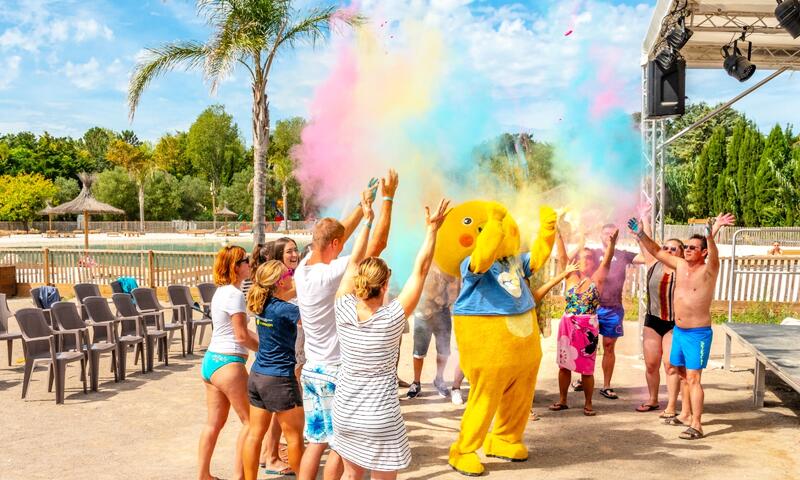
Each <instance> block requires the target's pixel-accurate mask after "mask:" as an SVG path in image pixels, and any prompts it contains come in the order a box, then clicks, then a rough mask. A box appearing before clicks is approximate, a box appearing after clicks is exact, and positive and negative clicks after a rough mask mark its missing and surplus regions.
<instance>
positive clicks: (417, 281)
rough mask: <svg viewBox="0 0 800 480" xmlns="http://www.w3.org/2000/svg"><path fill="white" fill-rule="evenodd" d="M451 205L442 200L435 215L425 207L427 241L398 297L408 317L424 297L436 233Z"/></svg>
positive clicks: (423, 243)
mask: <svg viewBox="0 0 800 480" xmlns="http://www.w3.org/2000/svg"><path fill="white" fill-rule="evenodd" d="M449 205H450V202H449V201H448V200H445V199H442V200H440V201H439V207H438V208H437V209H436V212H435V213H434V214H433V215H431V212H430V209H429V208H428V207H425V224H426V225H427V229H426V232H425V240H424V241H423V242H422V246H421V247H420V249H419V253H417V259H416V260H415V261H414V269H413V270H412V271H411V275H410V276H409V277H408V280H406V284H405V285H403V290H401V291H400V295H398V296H397V300H398V301H399V302H400V305H401V306H402V307H403V311H404V312H405V314H406V317H408V316H410V315H411V314H412V313H414V309H415V308H417V303H418V302H419V297H420V295H422V287H423V286H425V277H427V276H428V270H430V268H431V262H432V261H433V250H434V248H435V247H436V232H438V231H439V227H441V226H442V222H443V221H444V217H445V212H447V207H448V206H449Z"/></svg>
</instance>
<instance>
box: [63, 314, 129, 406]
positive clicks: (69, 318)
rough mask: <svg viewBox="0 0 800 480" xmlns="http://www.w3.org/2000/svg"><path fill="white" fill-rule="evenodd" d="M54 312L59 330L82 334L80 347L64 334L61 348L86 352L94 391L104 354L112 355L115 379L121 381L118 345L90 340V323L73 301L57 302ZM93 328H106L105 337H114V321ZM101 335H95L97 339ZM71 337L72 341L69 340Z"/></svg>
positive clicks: (96, 324) (90, 381)
mask: <svg viewBox="0 0 800 480" xmlns="http://www.w3.org/2000/svg"><path fill="white" fill-rule="evenodd" d="M51 311H52V313H53V320H54V321H55V322H56V325H58V329H59V332H63V333H65V334H66V333H72V332H78V333H79V334H80V337H81V338H80V340H81V345H80V348H76V347H74V339H71V337H68V336H64V342H63V343H62V345H61V350H62V351H66V350H78V351H82V352H86V353H87V354H88V356H89V385H90V388H91V389H92V391H93V392H96V391H97V386H98V384H99V383H100V356H101V355H103V354H110V355H111V371H112V372H113V373H114V381H115V382H118V381H119V376H118V374H117V345H116V343H114V342H113V341H112V342H109V341H95V342H92V341H90V338H89V325H87V324H86V322H85V321H84V320H83V319H82V318H81V316H80V314H79V313H78V307H77V305H75V304H74V303H72V302H56V303H54V304H53V308H52V309H51ZM93 328H105V329H106V332H104V333H105V334H104V335H103V337H104V338H109V336H110V338H112V339H113V338H114V333H113V331H111V330H113V328H114V325H113V323H108V324H106V325H100V324H99V323H94V324H93ZM97 337H99V336H98V335H95V339H96V340H97V339H98V338H97ZM67 339H71V340H72V341H71V342H67Z"/></svg>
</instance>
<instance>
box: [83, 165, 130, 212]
mask: <svg viewBox="0 0 800 480" xmlns="http://www.w3.org/2000/svg"><path fill="white" fill-rule="evenodd" d="M92 192H93V193H94V196H95V197H96V198H97V199H98V200H100V201H101V202H105V203H107V204H109V205H113V206H115V207H117V208H121V209H122V210H125V213H126V214H127V215H128V220H131V219H134V218H139V197H138V190H137V188H136V183H134V181H133V180H131V178H130V177H129V176H128V172H126V171H125V169H123V168H122V167H114V168H113V169H110V170H105V171H103V172H101V173H100V174H98V175H97V181H96V182H95V184H94V186H93V187H92ZM113 219H114V220H120V219H119V218H113Z"/></svg>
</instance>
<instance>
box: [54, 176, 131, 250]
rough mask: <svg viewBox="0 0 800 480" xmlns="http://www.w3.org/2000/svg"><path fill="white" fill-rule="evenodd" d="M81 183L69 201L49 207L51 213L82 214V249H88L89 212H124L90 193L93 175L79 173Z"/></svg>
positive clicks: (121, 213) (119, 213)
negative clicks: (77, 192)
mask: <svg viewBox="0 0 800 480" xmlns="http://www.w3.org/2000/svg"><path fill="white" fill-rule="evenodd" d="M78 177H79V178H80V179H81V183H83V188H82V189H81V192H80V193H79V194H78V196H77V197H75V198H74V199H72V200H70V201H69V202H66V203H62V204H61V205H58V206H57V207H53V208H51V209H50V214H51V215H64V214H70V213H79V214H83V249H84V250H89V215H91V214H93V213H94V214H112V215H124V214H125V212H124V211H123V210H120V209H119V208H116V207H112V206H111V205H109V204H107V203H103V202H101V201H99V200H97V199H96V198H94V196H93V195H92V183H94V180H95V176H94V175H90V174H88V173H81V174H79V175H78Z"/></svg>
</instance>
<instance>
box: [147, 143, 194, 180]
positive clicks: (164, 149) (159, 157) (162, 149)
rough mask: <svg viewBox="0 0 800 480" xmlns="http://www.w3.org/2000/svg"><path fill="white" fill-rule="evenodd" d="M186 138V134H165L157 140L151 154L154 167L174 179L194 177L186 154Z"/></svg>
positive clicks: (192, 168) (190, 162) (192, 167)
mask: <svg viewBox="0 0 800 480" xmlns="http://www.w3.org/2000/svg"><path fill="white" fill-rule="evenodd" d="M187 138H188V135H187V133H186V132H175V133H174V134H172V133H165V134H164V135H163V136H162V137H161V138H160V139H158V142H157V143H156V148H155V151H154V152H153V159H154V160H155V163H156V167H158V168H159V169H161V170H164V171H165V172H167V173H169V174H171V175H173V176H175V177H176V178H183V177H184V176H186V175H194V174H195V169H194V166H193V165H192V161H191V159H190V158H189V156H188V155H187V153H186V144H187Z"/></svg>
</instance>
